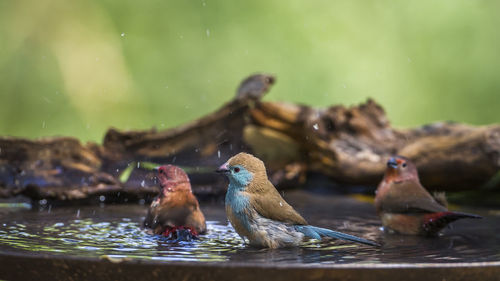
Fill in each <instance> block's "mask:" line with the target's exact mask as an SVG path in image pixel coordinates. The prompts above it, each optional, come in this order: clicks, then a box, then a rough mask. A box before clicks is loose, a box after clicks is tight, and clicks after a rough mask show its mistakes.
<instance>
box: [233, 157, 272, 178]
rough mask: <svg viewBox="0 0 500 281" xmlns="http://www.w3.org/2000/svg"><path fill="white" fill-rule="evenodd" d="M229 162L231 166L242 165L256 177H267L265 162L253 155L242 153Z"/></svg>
mask: <svg viewBox="0 0 500 281" xmlns="http://www.w3.org/2000/svg"><path fill="white" fill-rule="evenodd" d="M227 162H228V164H229V166H236V165H241V166H243V167H244V168H245V169H247V170H248V171H249V172H252V173H253V174H254V175H264V176H266V177H267V174H266V167H265V165H264V162H262V160H260V159H259V158H257V157H255V156H253V155H252V154H249V153H245V152H240V153H238V154H236V155H235V156H233V157H231V159H229V160H228V161H227Z"/></svg>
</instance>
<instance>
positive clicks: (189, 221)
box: [144, 165, 207, 238]
mask: <svg viewBox="0 0 500 281" xmlns="http://www.w3.org/2000/svg"><path fill="white" fill-rule="evenodd" d="M158 179H159V181H160V186H161V192H160V194H159V195H158V197H156V198H155V199H154V200H153V202H152V203H151V206H150V207H149V210H148V214H147V216H146V218H145V219H144V227H146V228H151V229H152V230H153V233H154V234H163V235H165V236H167V237H174V238H175V237H176V238H181V237H178V236H179V235H181V234H180V232H179V231H181V232H182V231H184V230H187V231H188V235H190V236H192V237H196V236H197V235H198V234H203V233H205V232H206V228H207V227H206V223H205V216H203V213H202V212H201V210H200V206H199V204H198V200H196V197H195V196H194V195H193V192H192V191H191V184H190V182H189V178H188V176H187V174H186V173H185V172H184V171H183V170H182V169H181V168H179V167H176V166H173V165H166V166H161V167H160V168H159V169H158ZM184 235H185V234H182V236H184Z"/></svg>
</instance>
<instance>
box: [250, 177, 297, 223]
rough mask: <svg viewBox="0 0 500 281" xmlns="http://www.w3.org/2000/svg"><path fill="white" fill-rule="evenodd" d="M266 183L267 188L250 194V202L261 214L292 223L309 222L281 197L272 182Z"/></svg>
mask: <svg viewBox="0 0 500 281" xmlns="http://www.w3.org/2000/svg"><path fill="white" fill-rule="evenodd" d="M265 184H266V185H267V186H266V187H265V188H261V189H259V192H255V193H252V194H251V195H250V196H249V198H250V204H251V205H252V206H253V207H254V208H255V210H256V211H257V212H258V213H259V214H260V215H261V216H263V217H265V218H268V219H272V220H275V221H281V222H285V223H290V224H299V225H305V224H307V222H306V220H305V219H304V218H303V217H302V216H301V215H300V214H299V213H297V211H295V209H293V207H292V206H290V205H289V204H288V203H287V202H286V201H285V200H284V199H283V198H282V197H281V195H280V194H279V192H278V191H277V190H276V188H275V187H274V186H273V185H272V183H271V182H269V181H266V183H265Z"/></svg>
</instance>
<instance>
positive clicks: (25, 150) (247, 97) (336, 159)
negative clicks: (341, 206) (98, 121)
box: [0, 74, 500, 202]
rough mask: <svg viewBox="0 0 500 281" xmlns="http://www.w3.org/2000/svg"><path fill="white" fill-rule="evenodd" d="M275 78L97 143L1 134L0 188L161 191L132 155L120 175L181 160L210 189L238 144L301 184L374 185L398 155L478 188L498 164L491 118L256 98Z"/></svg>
mask: <svg viewBox="0 0 500 281" xmlns="http://www.w3.org/2000/svg"><path fill="white" fill-rule="evenodd" d="M274 82H275V78H274V77H273V76H271V75H265V74H256V75H253V76H250V77H249V78H247V79H245V80H244V81H243V82H242V84H241V86H240V88H239V89H238V91H237V94H236V96H235V98H234V99H233V100H232V101H230V102H228V103H227V104H225V105H223V106H222V107H221V108H220V109H219V110H217V111H216V112H214V113H212V114H209V115H207V116H205V117H203V118H200V119H199V120H195V121H193V122H190V123H188V124H185V125H182V126H179V127H177V128H172V129H169V130H164V131H157V130H156V129H151V130H146V131H126V132H123V131H120V130H117V129H110V130H109V131H108V132H107V133H106V135H105V137H104V141H103V144H102V145H98V144H95V143H88V144H81V143H80V142H79V141H78V140H76V139H74V138H69V137H64V138H46V139H40V140H26V139H21V138H11V137H2V138H0V196H1V197H12V196H16V195H19V194H22V195H25V196H29V197H30V198H33V199H42V198H46V199H54V200H80V201H82V200H88V199H89V198H96V197H100V198H101V199H102V197H101V196H106V198H107V199H106V200H116V201H119V202H123V201H127V200H129V199H130V200H137V199H140V198H145V199H148V198H151V197H152V196H154V195H155V194H156V193H157V192H158V190H159V189H158V186H157V183H156V179H155V174H154V172H152V171H150V170H147V169H144V168H143V167H142V166H141V165H140V164H139V165H138V166H137V168H135V169H133V170H132V173H131V175H130V176H129V177H128V178H127V180H126V181H125V182H121V181H120V180H119V178H120V175H122V173H123V171H124V170H126V169H127V167H130V166H131V165H137V163H141V162H144V161H147V162H154V163H158V164H166V163H169V164H175V165H180V166H182V167H184V168H186V169H188V172H189V175H190V177H191V180H192V184H193V187H194V192H195V193H196V194H197V195H199V196H208V197H213V196H214V195H221V194H223V193H224V192H225V186H226V185H227V183H226V182H225V180H224V179H223V178H222V177H220V176H217V175H216V174H214V173H213V172H212V171H213V170H214V169H215V168H216V167H217V166H218V165H220V164H222V163H223V162H224V161H226V160H227V159H228V158H229V157H231V156H232V155H234V154H236V153H237V152H240V151H247V152H251V153H254V154H256V155H257V156H258V157H260V158H262V159H263V160H264V161H265V162H266V164H267V167H268V172H269V176H270V178H271V180H272V181H273V183H275V184H276V185H278V187H280V188H283V187H286V186H299V185H301V184H302V183H304V181H306V179H307V175H308V172H315V173H316V174H317V173H321V174H323V175H325V176H327V177H329V178H330V179H331V180H333V181H335V182H337V183H340V184H348V185H366V186H371V187H375V186H376V185H377V184H378V182H379V181H380V179H381V178H382V174H383V171H384V170H385V162H386V160H387V159H388V158H389V157H390V156H392V155H396V154H399V155H404V156H407V157H409V158H410V159H412V160H413V161H415V163H416V164H417V167H418V169H419V172H420V176H421V179H422V182H423V184H424V185H425V186H427V187H429V188H431V189H439V190H450V191H458V190H464V189H468V190H471V189H478V188H480V187H481V186H483V185H484V184H485V183H487V182H488V181H489V180H490V179H491V178H492V177H494V176H495V175H496V174H497V173H498V172H499V171H500V126H499V125H490V126H479V127H475V126H468V125H463V124H457V123H435V124H431V125H427V126H423V127H419V128H414V129H408V130H399V129H395V128H392V127H391V126H390V122H389V121H388V119H387V117H386V115H385V112H384V110H383V108H382V107H381V106H380V105H378V104H377V103H376V102H375V101H373V100H371V99H370V100H368V101H367V102H366V103H364V104H361V105H359V106H353V107H349V108H346V107H343V106H332V107H328V108H312V107H308V106H304V105H296V104H289V103H278V102H261V101H260V98H261V97H262V96H263V95H264V94H265V93H266V92H267V91H268V90H269V89H270V87H271V86H272V84H273V83H274ZM492 184H493V185H494V186H493V187H499V183H498V181H497V182H493V183H492V182H490V188H491V185H492Z"/></svg>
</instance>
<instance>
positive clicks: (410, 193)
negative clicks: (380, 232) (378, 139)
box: [375, 156, 481, 236]
mask: <svg viewBox="0 0 500 281" xmlns="http://www.w3.org/2000/svg"><path fill="white" fill-rule="evenodd" d="M375 208H376V210H377V214H378V216H379V217H380V219H381V220H382V225H383V226H384V229H385V230H386V231H389V232H396V233H400V234H409V235H426V236H432V235H436V234H437V233H438V232H439V231H440V230H441V229H443V228H444V227H445V226H446V225H448V224H449V223H451V222H453V221H456V220H458V219H462V218H473V219H478V218H481V217H480V216H477V215H473V214H467V213H460V212H451V211H448V207H447V202H446V198H445V196H444V194H443V193H441V194H437V196H434V197H433V196H432V195H431V194H429V192H428V191H427V190H426V189H425V188H424V187H423V186H422V184H421V183H420V180H419V177H418V173H417V168H416V166H415V165H414V164H413V163H412V162H411V161H410V160H409V159H407V158H405V157H403V156H396V157H392V158H390V159H389V161H388V162H387V168H386V171H385V175H384V179H383V180H382V182H381V183H380V184H379V186H378V188H377V191H376V196H375Z"/></svg>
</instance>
